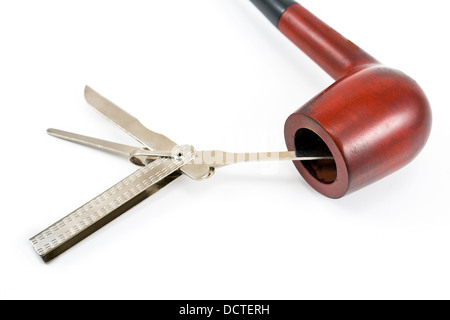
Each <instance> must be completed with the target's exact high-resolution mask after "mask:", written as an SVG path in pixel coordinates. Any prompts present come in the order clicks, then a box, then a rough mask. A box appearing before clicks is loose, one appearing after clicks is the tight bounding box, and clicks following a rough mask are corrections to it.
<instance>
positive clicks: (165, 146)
mask: <svg viewBox="0 0 450 320" xmlns="http://www.w3.org/2000/svg"><path fill="white" fill-rule="evenodd" d="M84 96H85V98H86V101H87V102H88V103H89V104H90V105H91V106H92V107H94V109H96V110H97V111H99V112H100V113H101V114H102V115H103V116H105V117H106V118H107V119H109V120H110V121H112V122H113V123H115V124H116V125H117V126H118V127H119V128H121V129H122V130H123V131H125V132H126V133H128V134H129V135H130V136H132V137H133V138H134V139H136V140H137V141H139V142H140V143H142V144H143V145H144V146H146V147H147V148H149V149H150V150H156V151H169V152H171V151H173V150H174V149H175V148H177V147H178V145H177V144H176V143H175V142H173V141H172V140H170V139H169V138H167V137H166V136H164V135H162V134H159V133H157V132H154V131H152V130H150V129H148V128H146V127H144V125H142V123H141V122H140V121H139V120H138V119H136V118H135V117H133V116H132V115H130V114H129V113H128V112H126V111H124V110H122V109H121V108H120V107H118V106H117V105H115V104H114V103H112V102H111V101H109V100H108V99H106V98H105V97H103V96H102V95H100V94H99V93H97V92H96V91H94V90H93V89H92V88H90V87H89V86H86V87H85V89H84ZM181 171H182V172H183V173H184V174H186V175H187V176H188V177H190V178H192V179H194V180H203V179H207V178H209V177H211V176H212V175H213V174H214V168H210V167H209V166H207V165H203V164H199V165H192V164H191V165H186V166H185V167H184V168H182V169H181Z"/></svg>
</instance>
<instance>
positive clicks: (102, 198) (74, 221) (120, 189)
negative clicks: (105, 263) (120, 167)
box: [30, 148, 195, 262]
mask: <svg viewBox="0 0 450 320" xmlns="http://www.w3.org/2000/svg"><path fill="white" fill-rule="evenodd" d="M183 154H184V158H183V159H182V160H175V159H167V158H161V159H158V160H155V161H153V162H152V163H151V164H149V165H147V166H145V167H143V168H141V169H139V170H137V171H136V172H134V173H133V174H132V175H130V176H128V177H127V178H125V179H124V180H122V181H120V182H119V183H117V184H116V185H115V186H113V187H112V188H110V189H108V190H107V191H105V192H104V193H102V194H101V195H99V196H97V197H96V198H94V199H92V200H91V201H89V202H88V203H86V204H85V205H83V206H82V207H80V208H79V209H77V210H75V211H74V212H72V213H70V214H69V215H67V216H66V217H65V218H63V219H61V220H59V221H58V222H56V223H55V224H53V225H51V226H50V227H48V228H47V229H45V230H43V231H42V232H40V233H38V234H37V235H35V236H34V237H32V238H31V239H30V241H31V243H32V244H33V247H34V249H35V250H36V252H37V253H38V254H39V255H40V256H41V258H42V259H43V260H44V261H45V262H49V261H51V260H52V259H54V258H55V257H57V256H58V255H60V254H61V253H63V252H64V251H66V250H67V249H69V248H70V247H72V246H74V245H75V244H77V243H78V242H80V241H81V240H83V239H84V238H86V237H87V236H89V235H91V234H92V233H93V232H95V231H96V230H98V229H99V228H101V227H103V226H104V225H106V224H107V223H109V222H110V221H112V220H114V219H115V218H117V217H118V216H120V215H121V214H122V213H124V212H125V211H127V210H129V209H130V208H132V207H134V206H135V205H137V204H138V203H140V202H141V201H143V200H145V199H146V198H148V197H150V196H151V195H152V194H154V193H155V192H157V191H158V190H160V189H161V188H163V187H165V186H166V185H168V184H169V183H170V182H172V181H173V180H175V179H176V178H178V177H179V176H180V174H181V173H180V172H179V169H180V168H181V167H182V166H183V165H185V164H186V163H187V162H189V161H191V160H192V159H193V157H194V156H195V154H194V152H193V151H192V150H191V149H187V148H183Z"/></svg>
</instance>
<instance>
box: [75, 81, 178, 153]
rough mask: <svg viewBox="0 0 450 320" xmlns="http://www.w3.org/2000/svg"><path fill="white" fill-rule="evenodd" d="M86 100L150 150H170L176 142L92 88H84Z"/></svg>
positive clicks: (175, 145) (174, 146)
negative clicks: (146, 125)
mask: <svg viewBox="0 0 450 320" xmlns="http://www.w3.org/2000/svg"><path fill="white" fill-rule="evenodd" d="M84 96H85V98H86V101H87V102H88V103H89V104H90V105H91V106H92V107H94V108H95V109H96V110H97V111H99V112H100V113H101V114H102V115H103V116H105V117H106V118H107V119H109V120H111V121H112V122H113V123H115V124H116V125H117V126H118V127H119V128H121V129H122V130H123V131H125V132H126V133H128V134H129V135H130V136H132V137H133V138H134V139H136V140H137V141H139V142H140V143H142V144H143V145H144V146H146V147H147V148H149V149H150V150H160V151H172V149H174V148H176V147H177V144H176V143H175V142H173V141H172V140H170V139H169V138H167V137H166V136H164V135H162V134H159V133H157V132H154V131H152V130H150V129H148V128H146V127H145V126H144V125H143V124H142V123H141V122H140V121H139V120H138V119H136V118H135V117H133V116H132V115H130V114H129V113H128V112H126V111H125V110H122V109H121V108H120V107H118V106H117V105H115V104H114V103H112V102H111V101H109V100H108V99H106V98H105V97H103V96H101V95H100V94H99V93H97V92H96V91H94V90H93V89H92V88H90V87H88V86H86V87H85V89H84Z"/></svg>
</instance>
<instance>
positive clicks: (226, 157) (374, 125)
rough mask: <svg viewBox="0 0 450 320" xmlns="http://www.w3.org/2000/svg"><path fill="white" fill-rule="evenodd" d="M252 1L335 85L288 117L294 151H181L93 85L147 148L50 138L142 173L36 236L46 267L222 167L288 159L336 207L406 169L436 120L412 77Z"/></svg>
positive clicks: (298, 16) (94, 101)
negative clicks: (165, 191) (136, 209)
mask: <svg viewBox="0 0 450 320" xmlns="http://www.w3.org/2000/svg"><path fill="white" fill-rule="evenodd" d="M250 2H251V3H253V4H254V5H255V6H256V8H257V9H259V11H260V12H261V13H262V14H264V15H265V16H266V17H267V19H268V20H269V21H270V22H272V24H273V25H274V26H275V27H276V28H277V29H278V30H280V31H281V33H283V34H284V35H285V36H286V37H287V38H288V39H289V40H291V41H292V42H293V43H294V44H295V45H296V46H297V47H299V48H300V49H301V50H302V51H303V52H304V53H305V54H307V55H308V56H309V57H311V59H313V60H314V61H315V62H316V63H317V64H318V65H319V66H320V67H321V68H322V69H323V70H325V71H326V72H327V73H328V74H329V75H330V76H331V77H332V78H333V79H335V80H336V81H335V83H333V84H332V85H331V86H330V87H328V88H326V89H325V90H324V91H322V92H321V93H319V94H318V95H316V96H315V97H314V98H313V99H311V100H310V101H309V102H307V103H306V104H305V105H304V106H303V107H301V108H300V109H298V110H297V111H296V112H294V113H293V114H292V115H291V116H290V117H289V118H288V119H287V121H286V124H285V132H284V135H285V140H286V145H287V149H288V150H289V151H285V152H270V153H239V154H238V153H229V152H223V151H196V150H195V149H194V148H193V147H192V146H186V145H185V146H179V145H177V144H176V143H175V142H173V141H172V140H170V139H169V138H167V137H166V136H164V135H161V134H159V133H156V132H153V131H151V130H149V129H147V128H145V127H144V126H143V125H142V124H141V123H140V122H139V121H138V120H137V119H136V118H134V117H132V116H131V115H129V114H128V113H126V112H125V111H123V110H122V109H120V108H119V107H117V106H116V105H114V104H113V103H112V102H110V101H108V100H107V99H105V98H104V97H102V96H101V95H99V94H98V93H96V92H95V91H94V90H92V89H91V88H89V87H86V90H85V97H86V100H87V101H88V103H89V104H91V105H92V106H93V107H94V108H95V109H97V110H98V111H99V112H100V113H102V114H103V115H104V116H105V117H106V118H108V119H109V120H111V121H112V122H113V123H115V124H116V125H117V126H119V127H120V128H121V129H122V130H124V131H125V132H127V133H128V134H129V135H131V136H132V137H133V138H135V139H136V140H137V141H138V142H140V143H141V144H142V147H132V146H127V145H123V144H118V143H114V142H109V141H104V140H100V139H95V138H91V137H86V136H82V135H78V134H73V133H69V132H64V131H60V130H55V129H49V130H48V133H49V134H51V135H53V136H56V137H59V138H62V139H66V140H69V141H73V142H77V143H81V144H84V145H87V146H91V147H94V148H98V149H101V150H104V151H108V152H112V153H117V154H119V155H123V156H124V157H126V158H128V159H129V160H130V161H131V162H132V163H133V164H135V165H139V166H142V168H140V169H139V170H137V171H136V172H135V173H133V174H132V175H130V176H129V177H127V178H125V179H124V180H122V181H120V182H119V183H118V184H116V185H115V186H113V187H112V188H110V189H108V190H107V191H105V192H104V193H102V194H101V195H99V196H98V197H96V198H94V199H93V200H91V201H89V202H88V203H86V204H85V205H83V206H82V207H80V208H79V209H77V210H75V211H74V212H72V213H71V214H69V215H68V216H66V217H65V218H63V219H61V220H59V221H58V222H56V223H55V224H53V225H52V226H50V227H48V228H47V229H45V230H44V231H42V232H40V233H39V234H37V235H36V236H34V237H33V238H31V242H32V244H33V246H34V248H35V249H36V251H37V253H38V254H39V255H40V256H41V257H42V259H43V260H44V261H50V260H52V259H53V258H55V257H56V256H58V255H59V254H61V253H62V252H64V251H65V250H67V249H68V248H70V247H71V246H73V245H74V244H76V243H77V242H79V241H80V240H82V239H84V238H86V237H87V236H88V235H90V234H91V233H93V232H94V231H96V230H97V229H99V228H100V227H102V226H104V225H105V224H106V223H108V222H110V221H111V220H113V219H114V218H116V217H117V216H119V215H120V214H122V213H124V212H125V211H127V210H128V209H130V208H131V207H133V206H135V205H136V204H138V203H139V202H141V201H142V200H144V199H146V198H148V197H150V196H151V195H152V194H154V193H155V192H157V191H158V190H160V189H161V188H163V187H165V186H167V185H168V184H169V183H170V182H172V181H173V180H175V179H177V178H178V177H180V176H181V175H183V174H184V175H187V176H188V177H190V178H192V179H194V180H203V179H207V178H210V177H211V176H212V175H213V173H214V170H215V169H216V168H220V167H222V166H226V165H230V164H234V163H239V162H249V161H267V160H291V161H293V162H294V165H295V166H296V168H297V170H298V171H299V173H300V174H301V175H302V176H303V178H304V179H305V180H306V181H307V182H308V184H310V185H311V186H312V187H313V188H314V189H315V190H317V191H318V192H320V193H321V194H323V195H325V196H327V197H330V198H335V199H337V198H341V197H343V196H345V195H346V194H349V193H351V192H354V191H356V190H359V189H361V188H363V187H365V186H367V185H369V184H371V183H374V182H376V181H378V180H380V179H382V178H384V177H386V176H388V175H389V174H391V173H393V172H395V171H397V170H399V169H401V168H402V167H404V166H405V165H407V164H408V163H409V162H410V161H412V160H413V159H414V158H415V157H416V156H417V155H418V154H419V152H420V151H421V150H422V149H423V147H424V146H425V144H426V142H427V140H428V137H429V135H430V131H431V125H432V114H431V109H430V105H429V102H428V99H427V98H426V96H425V93H424V92H423V91H422V89H421V88H420V87H419V85H418V84H417V83H416V82H415V81H414V80H413V79H411V78H410V77H408V76H407V75H405V74H404V73H402V72H400V71H397V70H395V69H391V68H388V67H386V66H384V65H382V64H381V63H380V62H378V61H377V60H376V59H375V58H373V57H372V56H371V55H369V54H368V53H367V52H365V51H363V50H362V49H361V48H359V47H358V46H357V45H355V44H354V43H353V42H351V41H349V40H347V39H346V38H345V37H343V36H342V35H341V34H339V33H338V32H337V31H335V30H334V29H332V28H331V27H329V26H328V25H327V24H325V23H324V22H323V21H321V20H320V19H319V18H317V17H316V16H314V15H313V14H312V13H310V12H309V11H308V10H306V9H305V8H304V7H302V6H301V5H300V4H298V3H297V2H296V1H293V0H250Z"/></svg>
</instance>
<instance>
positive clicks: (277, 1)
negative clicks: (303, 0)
mask: <svg viewBox="0 0 450 320" xmlns="http://www.w3.org/2000/svg"><path fill="white" fill-rule="evenodd" d="M250 1H251V3H253V4H254V5H255V6H256V7H257V8H258V9H259V11H261V12H262V13H263V14H264V15H265V16H266V17H267V19H269V20H270V22H272V24H273V25H274V26H275V27H277V28H278V22H279V21H280V18H281V16H282V15H283V13H284V12H285V11H286V10H287V8H289V7H290V6H292V5H293V4H296V3H297V2H296V1H293V0H250Z"/></svg>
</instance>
